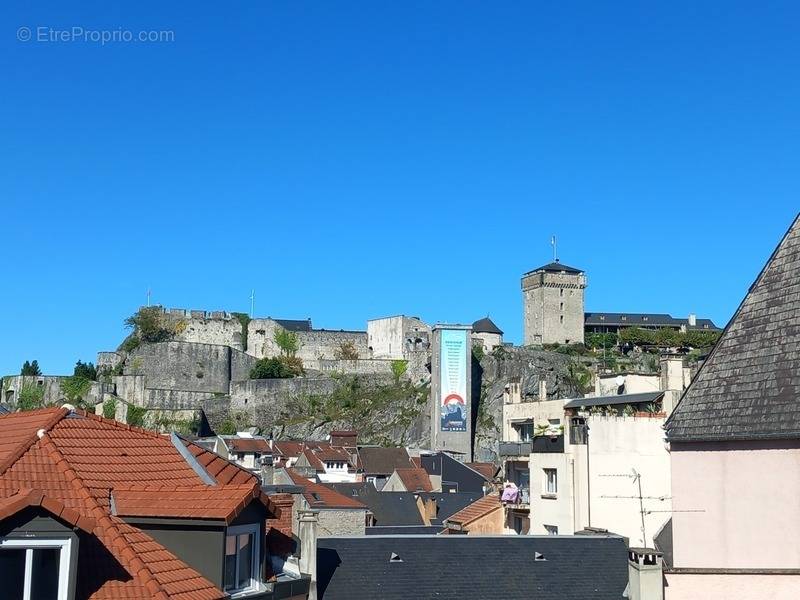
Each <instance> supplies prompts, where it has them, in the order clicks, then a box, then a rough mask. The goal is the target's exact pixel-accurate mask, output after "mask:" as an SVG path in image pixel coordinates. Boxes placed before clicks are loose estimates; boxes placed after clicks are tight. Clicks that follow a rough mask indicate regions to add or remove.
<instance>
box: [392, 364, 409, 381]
mask: <svg viewBox="0 0 800 600" xmlns="http://www.w3.org/2000/svg"><path fill="white" fill-rule="evenodd" d="M406 371H408V361H407V360H393V361H392V375H394V379H395V381H400V378H401V377H402V376H403V375H405V374H406Z"/></svg>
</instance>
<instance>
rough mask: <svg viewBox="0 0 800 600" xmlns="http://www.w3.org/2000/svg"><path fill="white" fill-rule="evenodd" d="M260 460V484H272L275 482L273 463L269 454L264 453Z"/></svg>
mask: <svg viewBox="0 0 800 600" xmlns="http://www.w3.org/2000/svg"><path fill="white" fill-rule="evenodd" d="M259 460H260V461H261V485H272V484H273V483H275V465H274V464H273V461H272V455H271V454H265V455H264V456H262V457H261V458H260V459H259Z"/></svg>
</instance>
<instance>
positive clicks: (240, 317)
mask: <svg viewBox="0 0 800 600" xmlns="http://www.w3.org/2000/svg"><path fill="white" fill-rule="evenodd" d="M231 314H232V315H233V316H234V318H236V320H237V321H239V323H240V324H241V326H242V350H244V351H247V327H248V325H250V321H251V320H252V319H250V315H248V314H247V313H240V312H235V313H231Z"/></svg>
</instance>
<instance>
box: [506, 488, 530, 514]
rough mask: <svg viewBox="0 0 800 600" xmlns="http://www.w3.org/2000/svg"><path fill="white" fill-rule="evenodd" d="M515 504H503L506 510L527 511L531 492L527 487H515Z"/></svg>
mask: <svg viewBox="0 0 800 600" xmlns="http://www.w3.org/2000/svg"><path fill="white" fill-rule="evenodd" d="M517 492H518V494H517V500H516V502H503V504H504V505H505V507H506V508H510V509H522V510H528V509H530V507H531V490H530V488H528V487H517Z"/></svg>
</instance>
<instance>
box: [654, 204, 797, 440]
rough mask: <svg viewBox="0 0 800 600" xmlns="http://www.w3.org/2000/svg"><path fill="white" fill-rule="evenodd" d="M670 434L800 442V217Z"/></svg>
mask: <svg viewBox="0 0 800 600" xmlns="http://www.w3.org/2000/svg"><path fill="white" fill-rule="evenodd" d="M665 428H666V431H667V438H668V439H669V440H670V441H674V442H688V441H715V440H718V441H733V440H764V439H800V216H798V217H797V218H796V219H795V221H794V223H792V226H791V227H790V228H789V230H788V231H787V232H786V235H785V236H784V238H783V239H782V240H781V242H780V244H779V245H778V247H777V248H776V249H775V251H774V252H773V254H772V256H771V257H770V259H769V260H768V261H767V264H766V265H765V267H764V268H763V270H762V271H761V273H760V274H759V275H758V277H757V278H756V280H755V282H754V283H753V285H752V286H751V287H750V290H749V291H748V293H747V295H746V296H745V297H744V300H742V303H741V304H740V305H739V308H738V309H737V311H736V314H734V316H733V318H732V319H731V322H730V323H729V324H728V326H727V327H726V328H725V331H724V332H723V334H722V336H721V337H720V339H719V341H718V342H717V344H716V345H715V346H714V349H713V350H712V352H711V354H710V355H709V356H708V358H707V359H706V361H705V362H704V363H703V366H702V367H701V368H700V371H699V372H698V373H697V375H696V376H695V378H694V380H692V383H691V384H690V386H689V387H688V389H687V390H686V392H685V393H684V394H683V397H682V398H681V400H680V402H679V403H678V405H677V406H676V407H675V410H674V411H673V412H672V415H671V416H670V418H669V419H668V420H667V423H666V425H665Z"/></svg>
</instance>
